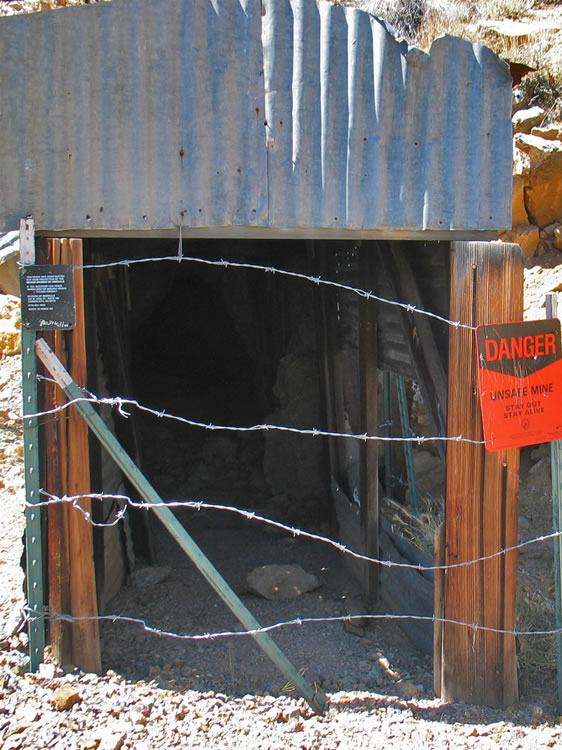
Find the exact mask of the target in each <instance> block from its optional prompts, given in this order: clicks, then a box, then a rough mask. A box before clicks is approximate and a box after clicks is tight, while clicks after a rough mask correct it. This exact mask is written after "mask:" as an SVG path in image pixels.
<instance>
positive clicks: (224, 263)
mask: <svg viewBox="0 0 562 750" xmlns="http://www.w3.org/2000/svg"><path fill="white" fill-rule="evenodd" d="M163 261H164V262H165V261H173V262H174V263H183V262H188V263H201V264H203V265H207V266H219V267H222V268H245V269H250V270H253V271H263V272H265V273H271V274H279V275H280V276H289V277H290V278H294V279H302V280H304V281H310V282H312V283H314V284H316V285H317V286H320V285H322V286H329V287H335V288H336V289H341V290H343V291H345V292H351V293H352V294H356V295H358V296H359V297H362V298H363V299H369V300H373V301H375V302H381V303H383V304H386V305H393V306H395V307H400V308H402V309H403V310H406V311H407V312H409V313H412V314H413V313H416V314H418V315H426V316H427V317H429V318H434V319H435V320H439V321H441V322H442V323H446V324H447V325H448V326H451V327H453V328H465V329H467V330H469V331H475V330H476V327H475V326H471V325H468V324H466V323H461V322H460V320H449V318H446V317H444V316H443V315H438V314H437V313H434V312H430V311H429V310H424V309H422V308H420V307H417V306H416V305H412V304H410V303H408V302H399V301H397V300H391V299H388V298H386V297H381V296H380V295H378V294H373V292H369V291H367V290H366V289H361V288H360V287H355V286H352V285H351V284H343V283H341V282H339V281H331V280H329V279H324V278H322V277H321V276H310V275H308V274H305V273H301V272H299V271H288V270H286V269H283V268H277V267H275V266H263V265H260V264H258V263H242V262H239V261H231V260H224V259H220V260H212V259H209V258H198V257H195V256H189V255H181V254H179V253H178V255H161V256H156V257H154V258H129V259H126V260H114V261H108V262H107V263H85V264H83V265H75V266H72V268H73V269H75V270H79V269H84V270H90V269H94V268H114V267H115V266H127V267H129V266H133V265H137V264H139V263H157V262H163Z"/></svg>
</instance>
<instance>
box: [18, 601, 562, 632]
mask: <svg viewBox="0 0 562 750" xmlns="http://www.w3.org/2000/svg"><path fill="white" fill-rule="evenodd" d="M24 612H25V614H26V618H27V619H28V620H29V621H32V620H33V621H37V620H55V621H56V620H58V621H63V622H69V623H73V622H84V621H91V620H97V621H102V622H126V623H130V624H134V625H140V626H141V627H142V628H143V630H145V631H146V632H147V633H152V634H154V635H158V636H163V637H167V638H175V639H178V640H183V641H212V640H218V639H219V638H238V637H247V636H256V635H260V634H262V633H271V632H273V631H275V630H281V629H283V628H289V627H301V626H303V625H311V624H314V625H317V624H321V623H329V622H344V623H345V622H353V621H354V620H398V621H400V620H411V621H418V622H430V623H441V624H444V625H457V626H459V627H466V628H470V629H471V630H473V631H474V632H475V633H476V632H478V631H484V632H486V633H495V634H497V635H513V636H553V635H559V634H560V633H562V627H561V628H551V629H544V630H516V629H504V628H496V627H493V626H492V625H480V624H479V623H476V622H463V621H462V620H454V619H452V618H449V617H437V616H436V615H411V614H393V613H384V614H382V613H374V614H373V613H365V614H357V615H348V614H345V615H325V616H323V617H294V618H293V619H291V620H284V621H282V622H276V623H273V624H272V625H264V626H261V627H259V628H254V629H252V630H221V631H217V632H215V633H195V634H192V633H176V632H174V631H172V630H163V629H161V628H158V627H156V626H155V625H149V624H148V623H147V622H146V620H145V619H144V618H142V617H133V616H132V615H119V614H109V615H69V614H65V613H61V612H57V611H56V610H51V609H48V608H45V610H43V611H42V612H38V611H36V610H33V609H31V608H30V607H28V606H26V607H24Z"/></svg>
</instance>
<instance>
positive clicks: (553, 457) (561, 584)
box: [546, 293, 562, 712]
mask: <svg viewBox="0 0 562 750" xmlns="http://www.w3.org/2000/svg"><path fill="white" fill-rule="evenodd" d="M546 317H547V318H557V317H558V295H557V294H554V293H553V294H547V295H546ZM550 465H551V472H552V526H553V530H554V532H555V533H558V534H561V533H562V440H553V441H552V442H551V443H550ZM561 566H562V536H557V537H555V538H554V589H555V593H556V629H557V630H560V628H561V627H562V611H561V609H562V567H561ZM556 647H557V648H556V651H557V656H558V711H560V712H562V633H561V632H558V633H557V634H556Z"/></svg>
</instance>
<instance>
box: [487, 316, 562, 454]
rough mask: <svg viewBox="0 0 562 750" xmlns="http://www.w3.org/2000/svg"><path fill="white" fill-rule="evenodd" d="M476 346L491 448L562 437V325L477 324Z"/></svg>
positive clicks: (543, 322)
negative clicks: (561, 336)
mask: <svg viewBox="0 0 562 750" xmlns="http://www.w3.org/2000/svg"><path fill="white" fill-rule="evenodd" d="M476 346H477V350H478V380H479V384H480V403H481V406H482V423H483V426H484V438H485V440H486V448H487V449H488V450H491V451H495V450H500V449H502V448H516V447H518V446H522V445H532V444H533V443H544V442H547V441H549V440H560V439H562V354H561V351H560V321H559V320H557V319H554V320H533V321H529V322H526V323H498V324H496V325H484V326H478V328H477V329H476Z"/></svg>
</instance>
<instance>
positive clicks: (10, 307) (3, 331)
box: [0, 294, 21, 356]
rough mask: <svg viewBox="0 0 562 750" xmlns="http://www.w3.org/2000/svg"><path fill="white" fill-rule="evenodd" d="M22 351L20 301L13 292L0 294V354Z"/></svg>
mask: <svg viewBox="0 0 562 750" xmlns="http://www.w3.org/2000/svg"><path fill="white" fill-rule="evenodd" d="M19 352H21V334H20V301H19V298H18V297H14V296H13V295H11V294H0V356H3V355H8V356H11V355H13V354H19Z"/></svg>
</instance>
